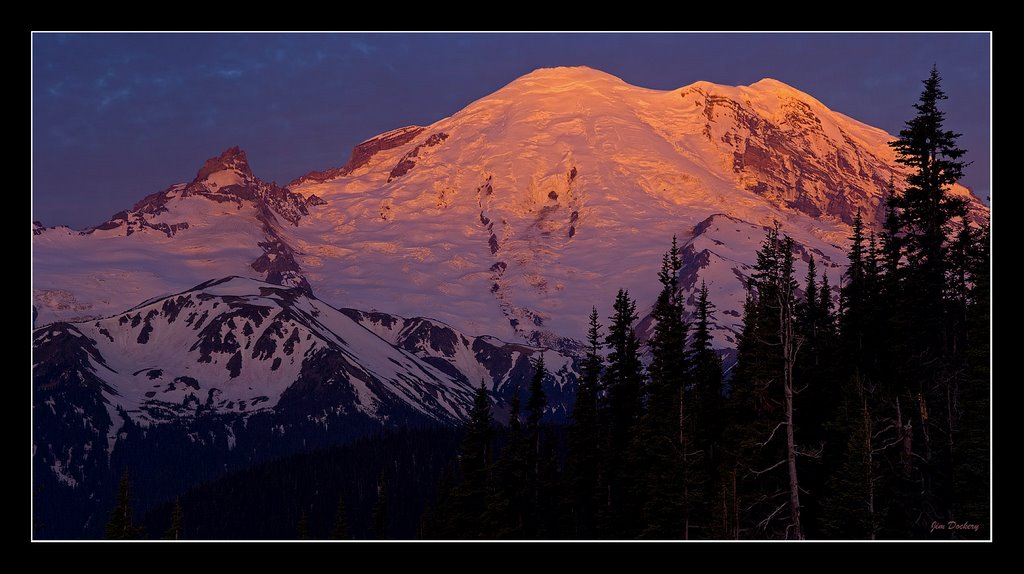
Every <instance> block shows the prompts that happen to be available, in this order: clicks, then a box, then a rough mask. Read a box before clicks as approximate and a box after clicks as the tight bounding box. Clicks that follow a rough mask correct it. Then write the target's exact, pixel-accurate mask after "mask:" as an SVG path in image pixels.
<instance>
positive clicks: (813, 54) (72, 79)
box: [32, 34, 990, 228]
mask: <svg viewBox="0 0 1024 574" xmlns="http://www.w3.org/2000/svg"><path fill="white" fill-rule="evenodd" d="M32 44H33V54H32V55H33V162H34V163H33V184H34V185H33V194H34V196H33V198H34V208H33V209H34V213H33V219H37V220H42V221H43V223H44V224H46V225H56V224H66V225H71V226H72V227H78V228H81V227H86V226H89V225H95V224H98V223H101V222H102V221H104V220H106V219H107V218H108V217H109V216H110V215H111V214H113V213H115V212H117V211H120V210H122V209H126V208H129V207H130V206H131V205H132V204H133V203H134V202H135V201H137V200H138V199H141V198H142V197H143V196H145V195H148V194H150V193H153V192H155V191H159V190H161V189H163V188H165V187H167V186H168V185H170V184H172V183H176V182H180V181H188V180H191V178H192V177H193V176H194V175H195V172H196V171H197V170H198V169H199V167H200V166H201V165H202V163H203V161H204V160H205V159H206V158H208V157H211V156H214V155H217V154H218V153H220V152H221V151H222V150H224V149H225V148H227V147H230V146H233V145H239V146H241V147H242V148H243V149H245V150H246V152H247V154H248V156H249V161H250V164H251V165H252V168H253V171H254V172H255V173H256V175H257V176H259V177H261V178H263V179H266V180H276V181H277V182H278V183H280V184H285V183H287V182H288V181H290V180H291V179H293V178H295V177H298V176H300V175H302V174H305V173H307V172H309V171H312V170H315V169H326V168H329V167H335V166H339V165H342V164H343V163H344V162H345V160H346V159H347V158H348V154H349V152H350V151H351V148H352V146H353V145H355V144H356V143H358V142H360V141H362V140H365V139H367V138H369V137H372V136H374V135H376V134H378V133H381V132H384V131H387V130H390V129H394V128H397V127H401V126H405V125H410V124H420V125H426V124H430V123H433V122H434V121H437V120H438V119H441V118H443V117H446V116H449V115H451V114H453V113H455V112H457V111H458V110H459V109H461V108H462V107H464V106H465V105H466V104H468V103H470V102H472V101H473V100H476V99H478V98H480V97H482V96H485V95H487V94H489V93H491V92H493V91H494V90H496V89H498V88H500V87H501V86H503V85H505V84H507V83H508V82H510V81H512V80H514V79H515V78H517V77H519V76H521V75H523V74H526V73H528V72H530V71H532V70H534V69H536V68H540V67H550V66H574V65H586V66H590V67H593V68H597V69H600V70H604V71H606V72H608V73H610V74H613V75H616V76H618V77H620V78H622V79H623V80H625V81H627V82H629V83H631V84H635V85H639V86H644V87H648V88H656V89H673V88H677V87H680V86H683V85H686V84H690V83H692V82H695V81H698V80H707V81H711V82H715V83H720V84H729V85H741V84H744V85H745V84H750V83H752V82H755V81H757V80H759V79H761V78H764V77H772V78H775V79H778V80H780V81H783V82H785V83H787V84H790V85H792V86H793V87H795V88H797V89H800V90H802V91H805V92H807V93H809V94H811V95H813V96H814V97H815V98H817V99H818V100H820V101H821V102H822V103H824V104H825V105H827V106H829V107H830V108H832V109H833V110H836V111H839V112H842V113H844V114H846V115H848V116H851V117H853V118H856V119H858V120H861V121H863V122H866V123H868V124H871V125H874V126H877V127H880V128H882V129H885V130H887V131H889V132H890V133H896V132H897V131H899V129H900V128H901V127H902V126H903V122H904V121H906V120H908V119H910V118H911V117H912V116H913V114H914V110H913V108H912V107H911V106H912V104H913V103H914V102H915V101H916V100H917V97H918V95H919V93H920V91H921V84H920V81H921V80H922V79H924V78H925V77H926V76H927V75H928V72H929V70H930V69H931V67H932V65H933V64H934V65H936V66H938V68H939V72H940V73H941V74H942V76H943V78H944V81H943V88H944V89H945V90H946V93H947V94H948V95H949V100H947V101H946V102H945V103H944V107H943V109H944V110H945V111H946V112H947V122H946V126H947V128H949V129H953V130H955V131H957V132H960V133H962V134H964V135H963V137H962V138H961V140H960V142H961V147H964V148H966V149H967V150H968V152H969V153H968V157H967V159H968V160H971V161H973V162H974V164H973V165H971V166H969V167H968V168H967V169H966V177H965V178H964V180H963V183H965V184H966V185H968V186H969V187H971V188H972V189H974V191H975V193H976V194H977V195H979V196H980V197H982V198H984V197H986V196H987V195H988V194H989V188H990V185H989V176H990V174H989V155H990V150H989V139H990V138H989V134H990V123H989V102H990V95H989V94H990V92H989V88H990V80H989V73H990V58H989V36H988V35H987V34H35V35H34V36H33V39H32Z"/></svg>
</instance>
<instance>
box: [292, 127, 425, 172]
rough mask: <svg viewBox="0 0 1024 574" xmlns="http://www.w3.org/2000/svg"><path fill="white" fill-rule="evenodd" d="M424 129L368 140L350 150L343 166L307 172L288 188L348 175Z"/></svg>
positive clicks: (409, 129) (404, 131) (409, 139)
mask: <svg viewBox="0 0 1024 574" xmlns="http://www.w3.org/2000/svg"><path fill="white" fill-rule="evenodd" d="M424 129H426V128H422V127H419V126H409V127H405V128H401V129H398V130H393V131H390V132H387V133H385V134H381V135H379V136H377V137H375V138H372V139H368V140H366V141H364V142H363V143H361V144H359V145H357V146H356V147H354V148H352V155H351V156H349V158H348V161H347V162H345V165H344V166H342V167H338V168H334V169H328V170H325V171H312V172H309V173H307V174H306V175H304V176H301V177H298V178H296V179H294V180H292V181H291V182H290V183H289V184H288V186H289V187H292V186H296V185H299V184H302V183H305V182H307V181H311V182H316V183H322V182H325V181H328V180H331V179H334V178H337V177H341V176H344V175H348V174H349V173H352V172H353V171H354V170H356V169H358V168H360V167H362V166H363V165H366V162H368V161H370V158H372V157H373V156H374V155H375V154H376V153H377V152H381V151H385V150H389V149H394V148H396V147H399V146H402V145H405V144H407V143H409V142H410V141H412V140H413V139H415V138H416V136H418V135H420V134H421V133H423V130H424Z"/></svg>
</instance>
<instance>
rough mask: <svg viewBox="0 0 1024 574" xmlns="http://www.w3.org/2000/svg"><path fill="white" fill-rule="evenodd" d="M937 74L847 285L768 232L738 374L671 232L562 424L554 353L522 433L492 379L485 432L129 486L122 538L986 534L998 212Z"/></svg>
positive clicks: (609, 329) (852, 243) (478, 408)
mask: <svg viewBox="0 0 1024 574" xmlns="http://www.w3.org/2000/svg"><path fill="white" fill-rule="evenodd" d="M940 81H941V78H940V77H939V75H938V73H937V71H935V70H933V71H932V74H931V76H930V77H929V78H928V79H927V80H925V82H924V91H923V92H922V94H921V98H920V101H919V102H918V103H917V104H915V108H916V110H917V114H916V116H915V117H914V118H913V119H912V120H910V121H908V122H907V124H906V128H905V129H904V130H902V131H901V132H900V134H899V138H898V139H897V140H896V141H894V142H893V143H892V144H891V145H892V146H893V148H894V149H895V151H896V152H897V156H898V161H900V162H901V163H903V164H905V165H906V166H908V167H909V168H910V175H909V176H908V178H907V180H906V182H905V185H904V186H901V187H902V188H903V189H902V191H899V192H897V186H896V185H895V184H894V183H890V186H889V194H888V198H887V203H886V208H887V217H886V220H885V223H884V227H883V228H882V229H878V230H871V229H865V228H864V225H863V224H862V222H861V219H860V217H859V215H858V217H857V218H856V220H855V223H854V226H853V233H852V236H851V237H850V238H849V246H848V256H849V262H850V265H849V268H848V270H847V272H846V273H845V274H844V276H842V277H832V278H830V277H828V276H827V275H826V274H825V273H822V274H820V275H819V274H818V272H817V270H816V268H815V265H814V260H813V257H811V259H810V261H809V262H808V263H809V271H808V273H807V275H806V276H805V277H796V276H794V275H795V273H794V257H796V253H795V252H794V249H793V242H792V240H791V239H790V238H788V237H786V236H785V235H784V234H783V233H782V232H781V231H780V228H779V226H778V225H776V226H775V227H774V228H770V229H768V230H767V231H766V235H765V238H764V241H763V243H762V245H761V248H760V250H759V251H758V253H757V264H756V267H755V269H754V272H753V273H752V274H751V275H750V277H749V278H748V279H747V281H746V288H747V299H746V303H745V306H744V316H743V331H742V333H741V336H740V338H739V341H738V361H737V364H736V365H735V366H734V367H733V368H732V369H731V370H730V371H729V372H728V373H727V374H726V376H723V372H722V365H721V363H720V359H719V357H718V355H717V354H716V353H715V352H714V350H713V349H712V347H711V333H710V328H711V325H712V324H713V323H714V320H715V309H714V306H713V305H712V304H711V303H710V302H709V301H708V291H707V287H706V286H702V288H701V290H700V291H699V296H698V297H696V299H695V301H693V304H692V305H690V306H688V305H687V303H686V302H685V301H684V300H683V296H682V292H681V289H680V285H679V283H678V277H679V271H680V269H681V266H682V264H681V261H680V251H679V248H678V246H677V244H676V241H675V239H674V238H673V240H672V243H671V247H670V248H669V249H668V251H667V252H666V253H665V256H664V258H663V264H662V269H661V272H660V273H659V275H658V277H657V280H658V281H659V282H660V284H661V294H660V296H659V297H658V299H657V302H656V303H655V306H654V313H653V317H654V319H655V320H656V324H655V328H654V333H653V335H652V336H651V337H650V339H649V340H648V341H646V342H645V343H643V344H641V342H640V340H639V338H638V336H637V333H636V330H635V328H636V322H637V319H638V316H637V310H636V302H635V301H634V300H633V299H632V298H631V297H630V295H629V292H628V291H626V290H624V289H623V290H620V291H619V294H618V296H617V297H616V299H615V301H614V304H613V314H612V315H611V316H610V317H608V318H607V326H606V325H603V324H602V321H603V319H602V317H601V316H600V314H599V313H598V311H597V309H596V308H595V309H594V310H593V312H592V314H591V316H590V331H589V336H588V341H587V353H586V357H585V358H584V369H583V376H582V379H581V380H580V381H579V384H578V388H577V396H576V401H575V407H574V410H573V412H572V416H571V422H570V423H569V424H568V425H567V426H566V427H556V426H550V425H547V424H545V422H544V421H543V420H542V414H543V412H544V407H545V405H546V400H545V395H544V390H543V388H542V385H541V383H542V381H543V379H544V375H545V366H544V362H543V357H541V359H540V360H539V361H538V362H537V364H536V365H535V371H536V373H535V376H534V379H533V382H532V384H531V385H530V387H529V388H526V389H521V390H520V393H519V395H517V396H516V397H515V398H514V399H513V403H512V411H513V414H512V417H511V420H510V422H509V424H508V426H507V427H500V428H499V427H497V426H496V425H495V423H494V420H493V417H492V413H491V402H492V401H491V398H490V397H489V396H488V392H487V391H486V390H485V389H484V388H483V387H481V388H480V389H479V390H478V393H477V396H476V401H475V403H474V408H473V410H472V413H471V418H470V420H469V421H468V423H467V424H466V426H465V428H464V429H461V430H446V429H422V430H417V431H412V430H409V431H400V432H397V433H390V434H388V435H384V436H381V437H377V438H373V439H365V440H363V441H361V442H359V443H356V444H353V445H350V446H348V447H341V448H335V449H331V450H328V451H321V452H318V453H313V454H307V455H301V456H299V457H293V458H291V459H287V460H284V461H278V462H275V463H271V464H268V465H264V466H261V467H258V468H256V469H251V470H248V471H243V472H241V473H237V474H234V475H231V476H228V477H225V478H223V479H221V480H219V481H217V482H214V483H210V484H207V485H204V486H201V487H197V488H195V489H192V490H191V491H189V492H187V493H185V494H184V495H183V496H182V497H180V498H179V499H178V501H177V502H176V503H174V502H168V503H167V504H165V505H164V506H160V507H157V508H154V509H151V510H150V511H149V513H148V514H147V515H146V517H145V518H144V519H141V520H139V521H138V523H137V522H136V520H135V519H134V517H133V513H132V510H131V492H130V475H126V479H125V480H124V481H123V483H122V496H121V505H120V506H119V507H118V509H115V511H114V513H113V515H112V518H111V522H110V524H108V528H107V534H108V537H111V538H127V537H137V536H147V537H158V536H159V535H161V534H164V533H166V535H167V536H168V537H171V538H249V537H252V538H353V537H354V538H360V539H362V538H425V539H464V538H488V539H490V538H496V539H537V538H541V539H607V538H610V539H636V538H653V539H790V540H792V539H805V538H816V539H823V538H824V539H908V538H909V539H937V538H963V539H984V538H987V537H988V536H989V535H990V534H989V528H990V526H989V494H990V492H989V468H990V440H991V437H990V430H989V428H990V425H989V420H990V419H989V406H990V405H989V396H990V392H989V391H990V389H989V385H990V378H989V357H990V329H989V324H990V300H989V297H990V285H989V272H990V265H989V247H988V246H989V235H988V224H987V222H985V223H984V225H979V224H978V223H977V222H972V221H971V220H970V218H969V215H968V211H967V207H966V204H965V201H964V200H963V199H962V198H960V197H956V196H954V195H952V194H950V193H949V192H948V190H949V188H950V186H951V185H952V184H953V183H954V182H956V181H957V180H958V179H960V177H961V176H962V171H963V168H964V167H965V164H964V162H963V161H961V159H960V158H961V157H962V156H963V154H964V151H963V150H962V149H960V148H959V147H957V138H958V135H959V134H955V133H953V132H951V131H948V130H945V129H944V128H943V113H942V112H941V111H940V110H939V102H940V101H941V100H943V99H945V95H944V93H943V91H942V89H941V87H940ZM833 282H837V283H838V285H839V288H838V293H839V297H838V300H837V299H836V297H835V296H834V294H835V293H836V291H837V289H834V288H833V286H832V284H833ZM688 307H689V308H688ZM687 319H689V320H687ZM645 355H646V356H647V358H649V361H645V360H642V358H643V357H644V356H645ZM645 364H646V366H645ZM141 523H144V524H145V529H144V530H143V529H140V524H141Z"/></svg>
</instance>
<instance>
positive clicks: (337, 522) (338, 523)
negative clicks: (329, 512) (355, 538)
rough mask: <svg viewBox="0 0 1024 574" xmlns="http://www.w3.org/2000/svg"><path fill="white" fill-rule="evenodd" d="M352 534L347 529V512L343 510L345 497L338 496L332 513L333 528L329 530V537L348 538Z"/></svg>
mask: <svg viewBox="0 0 1024 574" xmlns="http://www.w3.org/2000/svg"><path fill="white" fill-rule="evenodd" d="M351 537H352V535H351V534H350V533H349V530H348V514H347V513H346V512H345V497H344V496H339V497H338V509H337V510H336V511H335V513H334V529H333V530H331V538H332V539H334V540H348V539H349V538H351Z"/></svg>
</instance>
